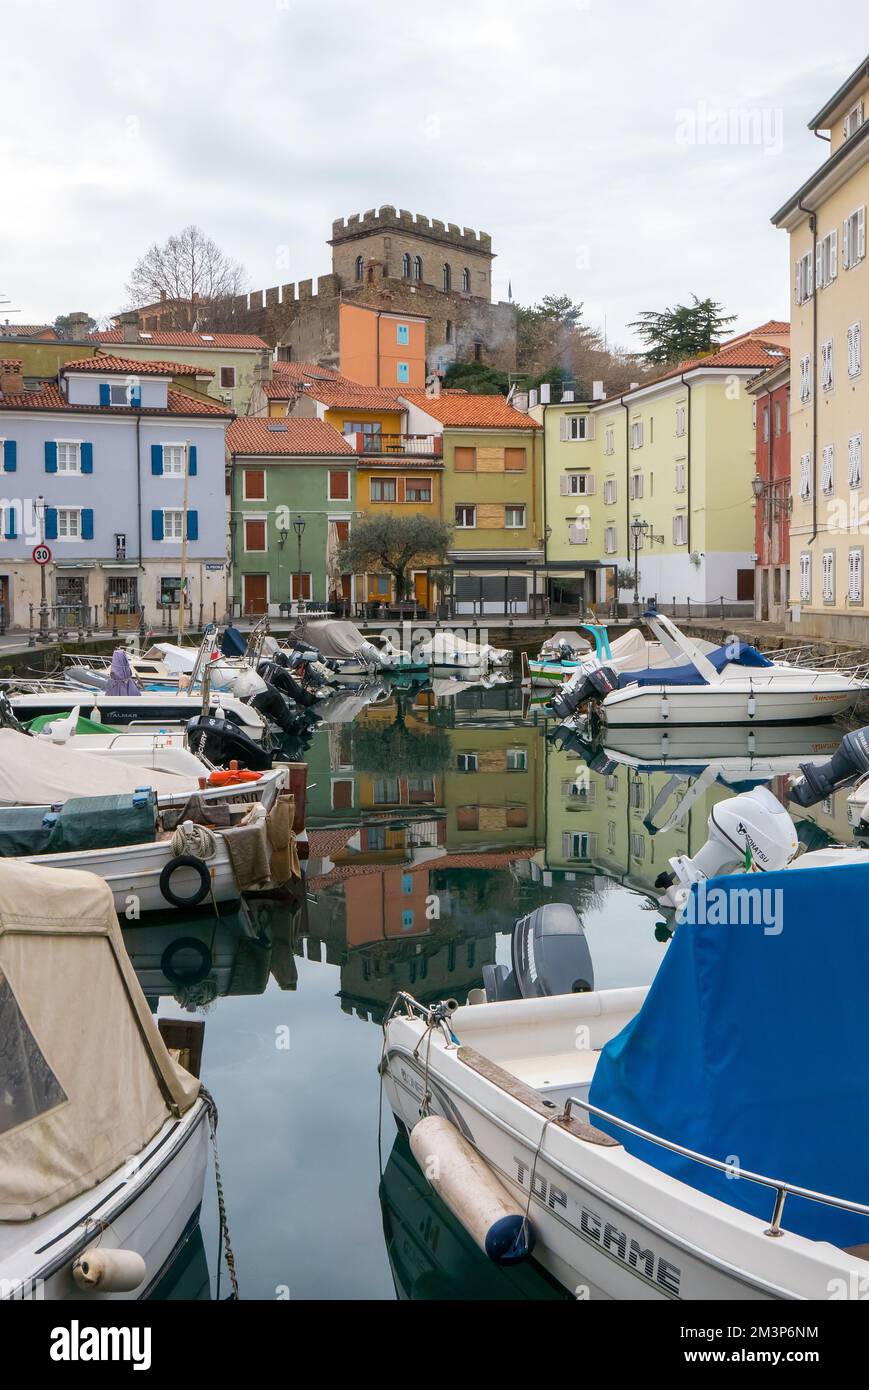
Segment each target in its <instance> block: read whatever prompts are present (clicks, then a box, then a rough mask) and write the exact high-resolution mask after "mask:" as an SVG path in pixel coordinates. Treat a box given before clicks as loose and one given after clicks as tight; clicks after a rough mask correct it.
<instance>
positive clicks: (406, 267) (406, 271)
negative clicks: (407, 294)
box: [401, 251, 410, 280]
mask: <svg viewBox="0 0 869 1390" xmlns="http://www.w3.org/2000/svg"><path fill="white" fill-rule="evenodd" d="M401 273H402V275H403V276H404V278H405V280H409V279H410V252H409V251H405V253H404V255H403V256H402V258H401Z"/></svg>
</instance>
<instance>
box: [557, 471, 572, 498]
mask: <svg viewBox="0 0 869 1390" xmlns="http://www.w3.org/2000/svg"><path fill="white" fill-rule="evenodd" d="M559 483H560V485H561V495H562V497H568V496H569V495H570V479H569V477H568V476H567V474H566V473H562V475H561V477H560V479H559Z"/></svg>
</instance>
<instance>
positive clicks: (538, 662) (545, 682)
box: [521, 625, 606, 689]
mask: <svg viewBox="0 0 869 1390" xmlns="http://www.w3.org/2000/svg"><path fill="white" fill-rule="evenodd" d="M593 626H594V627H595V630H596V631H599V632H603V633H605V632H606V629H605V628H602V627H601V628H597V626H596V625H593ZM599 649H600V645H599V638H598V637H597V636H596V637H595V651H599ZM591 650H592V647H591V643H590V642H589V640H588V638H587V637H581V636H580V635H579V633H578V632H569V631H564V632H555V633H553V635H552V636H551V637H547V639H546V641H545V642H544V643H543V645H542V646H541V648H540V651H539V652H538V653H537V656H536V657H533V656H532V657H529V656H528V654H527V653H526V652H524V651H523V652H522V654H521V667H522V681H523V683H525V684H528V683H530V684H531V685H532V686H541V687H543V688H545V689H551V688H552V687H553V686H560V685H563V684H564V682H565V681H569V680H571V679H572V678H573V677H574V676H575V675H576V672H577V670H578V669H579V666H580V664H581V662H582V661H583V660H585V659H587V658H588V655H589V653H590V652H591Z"/></svg>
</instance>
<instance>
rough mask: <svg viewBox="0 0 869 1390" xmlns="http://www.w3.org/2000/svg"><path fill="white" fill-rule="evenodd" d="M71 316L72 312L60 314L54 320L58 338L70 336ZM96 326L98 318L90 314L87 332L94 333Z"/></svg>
mask: <svg viewBox="0 0 869 1390" xmlns="http://www.w3.org/2000/svg"><path fill="white" fill-rule="evenodd" d="M71 317H72V315H71V314H58V316H57V318H56V319H55V320H54V323H53V324H52V325H51V326H52V328H53V329H54V331H55V333H56V334H57V336H58V338H66V337H68V336H69V333H70V329H71V325H70V319H71ZM96 327H97V321H96V319H92V318H91V317H90V315H88V320H87V324H86V325H85V332H86V333H93V331H94V329H95V328H96Z"/></svg>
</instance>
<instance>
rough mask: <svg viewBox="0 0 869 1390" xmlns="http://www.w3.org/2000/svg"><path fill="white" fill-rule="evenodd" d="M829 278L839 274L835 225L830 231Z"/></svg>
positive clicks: (837, 237) (837, 234) (833, 278)
mask: <svg viewBox="0 0 869 1390" xmlns="http://www.w3.org/2000/svg"><path fill="white" fill-rule="evenodd" d="M829 242H830V265H829V272H830V279H831V280H835V278H836V276H837V275H838V274H839V232H838V230H837V228H836V227H834V228H833V230H832V231H831V232H830V236H829Z"/></svg>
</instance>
